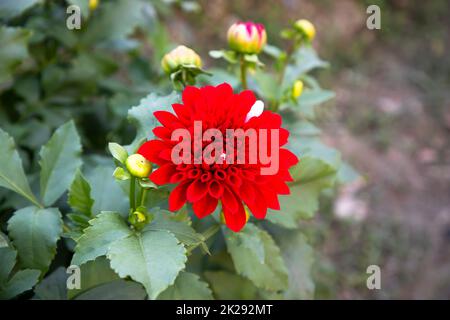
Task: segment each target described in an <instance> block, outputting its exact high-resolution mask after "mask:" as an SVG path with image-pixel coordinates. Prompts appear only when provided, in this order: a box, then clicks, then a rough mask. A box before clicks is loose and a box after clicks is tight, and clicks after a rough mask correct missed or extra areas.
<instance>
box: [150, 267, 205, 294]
mask: <svg viewBox="0 0 450 320" xmlns="http://www.w3.org/2000/svg"><path fill="white" fill-rule="evenodd" d="M158 299H159V300H212V299H213V297H212V292H211V290H210V289H209V287H208V284H207V283H206V282H203V281H202V280H200V277H199V276H198V275H196V274H193V273H190V272H180V273H179V274H178V277H177V279H176V280H175V283H174V284H173V285H171V286H170V287H168V288H167V289H166V290H165V291H163V292H162V293H161V294H160V295H159V296H158Z"/></svg>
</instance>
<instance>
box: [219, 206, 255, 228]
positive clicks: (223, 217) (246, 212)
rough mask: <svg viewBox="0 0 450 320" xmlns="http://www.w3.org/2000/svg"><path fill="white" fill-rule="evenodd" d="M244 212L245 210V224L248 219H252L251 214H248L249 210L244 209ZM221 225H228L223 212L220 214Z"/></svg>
mask: <svg viewBox="0 0 450 320" xmlns="http://www.w3.org/2000/svg"><path fill="white" fill-rule="evenodd" d="M244 210H245V223H247V222H248V219H250V213H249V212H248V209H247V208H244ZM220 223H221V224H226V221H225V215H224V214H223V211H222V212H221V213H220Z"/></svg>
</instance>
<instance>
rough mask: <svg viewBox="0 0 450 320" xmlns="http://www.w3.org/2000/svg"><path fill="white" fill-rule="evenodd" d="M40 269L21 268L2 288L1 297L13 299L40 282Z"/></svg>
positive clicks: (0, 289)
mask: <svg viewBox="0 0 450 320" xmlns="http://www.w3.org/2000/svg"><path fill="white" fill-rule="evenodd" d="M40 274H41V273H40V272H39V270H30V269H26V270H20V271H18V272H16V273H15V274H14V275H13V276H12V277H11V279H9V281H8V282H7V283H6V285H5V286H4V287H2V288H0V299H11V298H13V297H15V296H17V295H19V294H21V293H22V292H25V291H28V290H30V289H31V288H33V286H34V285H35V284H36V283H37V282H38V280H39V275H40Z"/></svg>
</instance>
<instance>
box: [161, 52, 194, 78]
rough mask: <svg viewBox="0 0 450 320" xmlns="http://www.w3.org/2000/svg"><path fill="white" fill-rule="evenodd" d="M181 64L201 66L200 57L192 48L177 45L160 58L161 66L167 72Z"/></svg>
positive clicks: (172, 70)
mask: <svg viewBox="0 0 450 320" xmlns="http://www.w3.org/2000/svg"><path fill="white" fill-rule="evenodd" d="M183 65H189V66H195V67H197V68H201V67H202V59H201V58H200V56H199V55H198V54H197V53H196V52H195V51H194V50H192V49H190V48H188V47H185V46H178V47H176V48H175V49H173V50H172V51H170V52H169V53H167V54H166V55H165V56H164V57H163V59H162V60H161V66H162V68H163V70H164V72H166V73H167V74H171V73H172V72H174V71H176V70H178V69H179V68H180V67H182V66H183Z"/></svg>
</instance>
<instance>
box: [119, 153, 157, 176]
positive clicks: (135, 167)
mask: <svg viewBox="0 0 450 320" xmlns="http://www.w3.org/2000/svg"><path fill="white" fill-rule="evenodd" d="M125 165H126V166H127V169H128V171H129V172H130V173H131V174H132V175H133V176H134V177H138V178H145V177H148V175H149V174H150V172H151V171H152V164H151V163H150V162H149V161H148V160H147V159H145V158H144V157H143V156H142V155H140V154H138V153H136V154H132V155H131V156H129V157H128V158H127V161H126V162H125Z"/></svg>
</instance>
